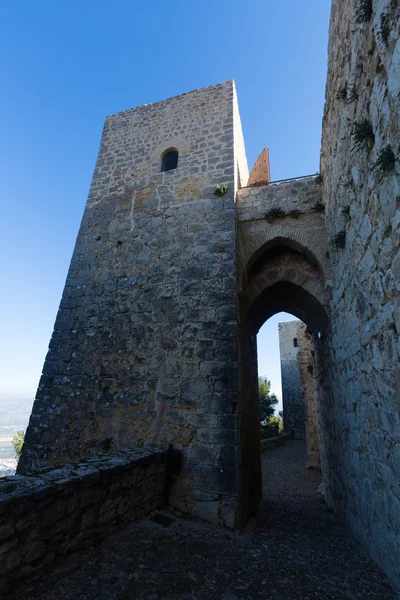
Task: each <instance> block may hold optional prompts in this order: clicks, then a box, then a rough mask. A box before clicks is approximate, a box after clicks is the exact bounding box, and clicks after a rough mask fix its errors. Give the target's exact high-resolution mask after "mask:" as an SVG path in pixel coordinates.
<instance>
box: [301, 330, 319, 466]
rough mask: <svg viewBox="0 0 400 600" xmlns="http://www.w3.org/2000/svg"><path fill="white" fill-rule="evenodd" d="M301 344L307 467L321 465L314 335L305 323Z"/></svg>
mask: <svg viewBox="0 0 400 600" xmlns="http://www.w3.org/2000/svg"><path fill="white" fill-rule="evenodd" d="M297 339H298V344H299V355H298V359H299V368H300V377H301V385H302V388H303V395H304V413H305V415H304V416H305V435H306V443H307V468H310V469H318V468H319V466H320V451H319V426H318V412H319V407H318V386H317V381H316V360H315V350H314V349H313V348H314V345H315V344H314V342H313V339H312V335H311V334H310V333H309V331H308V329H307V326H306V324H305V323H302V322H300V323H299V326H298V328H297Z"/></svg>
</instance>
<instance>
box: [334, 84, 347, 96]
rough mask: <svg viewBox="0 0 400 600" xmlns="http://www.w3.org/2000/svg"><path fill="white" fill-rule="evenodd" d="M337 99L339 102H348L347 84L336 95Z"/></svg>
mask: <svg viewBox="0 0 400 600" xmlns="http://www.w3.org/2000/svg"><path fill="white" fill-rule="evenodd" d="M336 98H337V99H338V100H347V82H346V83H345V84H344V86H343V87H341V88H340V89H339V91H338V93H337V94H336Z"/></svg>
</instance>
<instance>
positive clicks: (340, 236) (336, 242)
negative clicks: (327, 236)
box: [331, 231, 346, 249]
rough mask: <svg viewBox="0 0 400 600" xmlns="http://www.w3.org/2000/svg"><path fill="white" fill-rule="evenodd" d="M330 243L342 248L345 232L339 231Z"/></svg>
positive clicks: (344, 243)
mask: <svg viewBox="0 0 400 600" xmlns="http://www.w3.org/2000/svg"><path fill="white" fill-rule="evenodd" d="M331 244H332V246H333V247H334V248H337V249H338V248H344V247H345V245H346V232H345V231H339V233H337V234H336V235H335V236H333V238H332V239H331Z"/></svg>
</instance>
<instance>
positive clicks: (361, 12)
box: [356, 0, 373, 25]
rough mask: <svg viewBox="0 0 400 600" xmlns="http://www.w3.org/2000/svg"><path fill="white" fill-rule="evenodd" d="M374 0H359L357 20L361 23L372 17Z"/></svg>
mask: <svg viewBox="0 0 400 600" xmlns="http://www.w3.org/2000/svg"><path fill="white" fill-rule="evenodd" d="M372 12H373V11H372V0H359V2H358V6H357V10H356V22H357V23H359V24H360V25H361V24H362V23H366V22H367V21H369V20H370V18H371V17H372Z"/></svg>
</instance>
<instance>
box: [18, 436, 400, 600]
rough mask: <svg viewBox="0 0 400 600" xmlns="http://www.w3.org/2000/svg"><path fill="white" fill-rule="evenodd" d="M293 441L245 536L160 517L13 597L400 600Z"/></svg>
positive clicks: (277, 457) (268, 455)
mask: <svg viewBox="0 0 400 600" xmlns="http://www.w3.org/2000/svg"><path fill="white" fill-rule="evenodd" d="M305 458H306V456H305V445H304V443H303V442H301V441H297V440H289V441H288V442H287V443H286V444H285V445H284V446H281V447H280V448H277V449H272V450H267V451H266V452H265V453H264V455H263V479H264V481H263V483H264V498H265V500H264V501H263V503H262V505H261V507H260V512H259V515H258V517H257V518H256V519H255V520H254V522H253V523H251V524H250V525H249V526H248V527H247V528H246V530H245V531H244V532H243V533H242V534H237V533H232V532H230V531H227V530H223V529H219V528H215V527H212V526H210V525H208V524H206V523H203V522H200V521H196V520H188V519H185V518H183V516H182V515H177V514H173V513H167V512H162V513H159V514H164V515H165V516H167V517H170V518H167V519H163V518H160V517H159V516H158V517H157V516H156V519H155V521H154V520H151V519H146V520H143V521H141V522H140V523H134V524H132V525H131V526H130V527H128V528H127V529H126V530H125V531H123V532H122V533H118V534H116V535H114V536H112V537H109V538H108V539H106V540H105V541H104V542H103V543H102V544H101V545H98V546H97V547H95V548H91V549H89V550H87V551H85V552H84V553H81V554H80V555H78V556H75V557H73V558H72V559H70V560H69V561H68V562H66V563H64V564H63V565H60V566H58V567H57V568H56V569H55V570H52V571H51V572H49V573H48V574H46V575H45V576H42V577H40V578H37V579H36V580H32V581H31V582H30V583H29V585H24V586H23V588H20V590H19V591H18V592H16V594H14V595H13V594H9V595H8V598H11V597H12V598H15V599H16V600H22V599H24V600H72V599H74V600H257V599H263V600H269V599H274V600H344V599H350V600H369V599H376V600H399V598H400V596H397V595H396V593H395V592H394V591H393V589H392V588H391V586H390V584H389V583H388V581H387V579H386V577H385V576H384V575H383V574H382V573H381V572H380V571H379V570H378V569H377V567H376V566H375V565H374V564H373V563H372V562H371V561H370V560H368V558H366V556H365V555H363V554H362V553H360V552H359V549H358V548H357V547H356V546H355V545H353V543H352V541H351V540H350V538H349V536H348V534H347V532H346V530H345V529H344V528H343V527H341V526H340V525H338V524H337V523H336V521H335V518H334V515H333V514H332V513H330V512H329V511H327V509H326V505H325V503H324V502H323V499H322V497H321V496H320V495H319V494H317V491H316V488H317V487H318V485H319V483H320V475H319V473H317V472H315V471H307V470H306V469H305V468H304V467H305Z"/></svg>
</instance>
